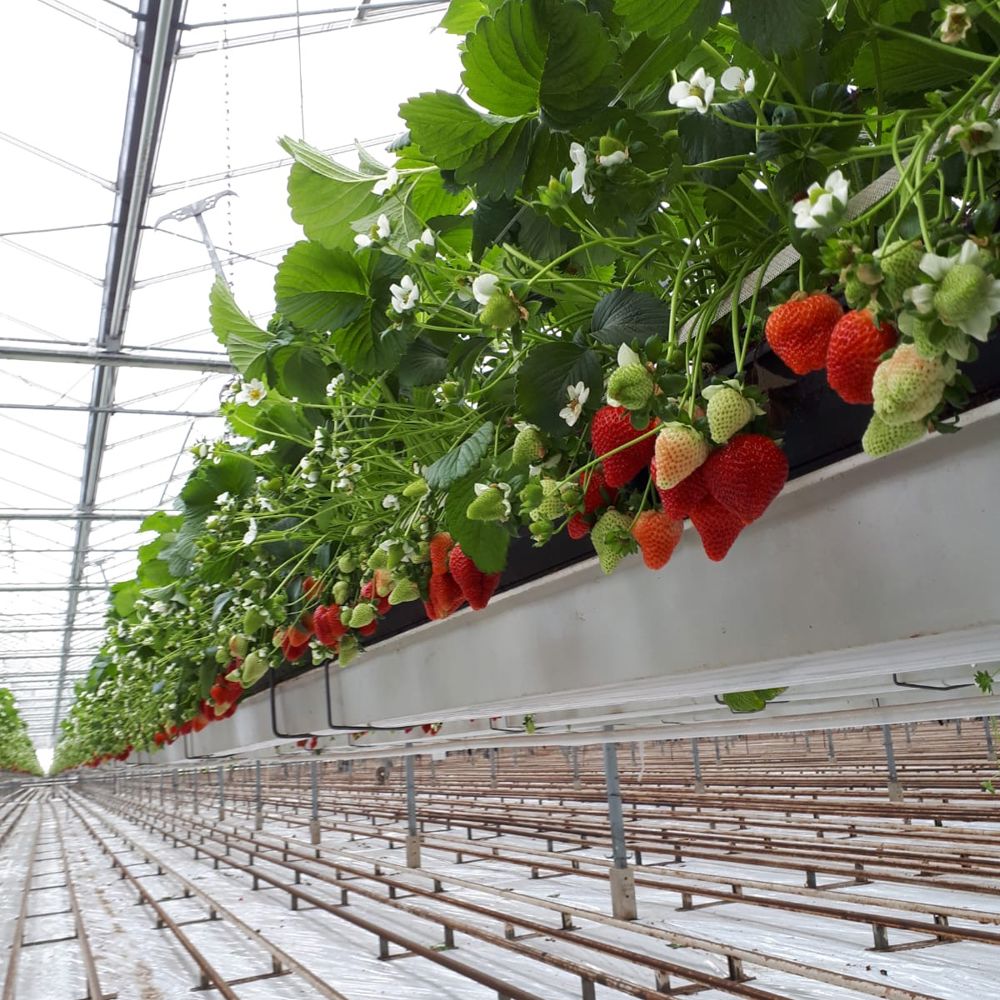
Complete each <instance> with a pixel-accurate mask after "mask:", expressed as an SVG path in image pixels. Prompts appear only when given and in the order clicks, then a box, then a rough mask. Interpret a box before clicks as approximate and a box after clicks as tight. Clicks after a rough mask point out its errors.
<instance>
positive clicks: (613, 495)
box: [580, 468, 618, 514]
mask: <svg viewBox="0 0 1000 1000" xmlns="http://www.w3.org/2000/svg"><path fill="white" fill-rule="evenodd" d="M580 485H581V486H582V487H583V488H584V493H583V511H584V513H585V514H593V513H594V511H595V510H597V509H598V507H604V506H608V505H610V504H613V503H614V502H615V500H617V499H618V490H617V489H613V488H612V487H610V486H608V484H607V482H606V481H605V479H604V472H603V471H602V470H601V469H600V468H596V469H590V470H589V471H588V472H581V473H580Z"/></svg>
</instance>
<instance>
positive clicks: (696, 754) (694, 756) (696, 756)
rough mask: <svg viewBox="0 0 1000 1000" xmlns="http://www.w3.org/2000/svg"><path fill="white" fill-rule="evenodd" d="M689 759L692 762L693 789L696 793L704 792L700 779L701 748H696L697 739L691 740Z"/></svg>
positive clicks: (703, 785)
mask: <svg viewBox="0 0 1000 1000" xmlns="http://www.w3.org/2000/svg"><path fill="white" fill-rule="evenodd" d="M691 760H692V761H693V762H694V790H695V794H696V795H703V794H704V792H705V782H704V781H702V779H701V750H700V749H699V748H698V741H697V740H692V741H691Z"/></svg>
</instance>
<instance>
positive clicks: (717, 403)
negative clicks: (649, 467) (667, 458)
mask: <svg viewBox="0 0 1000 1000" xmlns="http://www.w3.org/2000/svg"><path fill="white" fill-rule="evenodd" d="M705 396H706V397H707V398H708V406H706V408H705V415H706V416H707V417H708V432H709V434H710V435H711V436H712V440H713V441H714V442H715V443H716V444H725V443H726V442H727V441H728V440H729V439H730V438H731V437H732V436H733V435H734V434H735V433H736V432H737V431H739V430H742V428H744V427H745V426H746V425H747V424H748V423H750V421H751V420H753V416H754V405H753V403H751V402H750V400H749V399H747V398H746V396H744V395H743V393H741V392H740V391H739V390H738V389H734V388H733V387H732V386H729V385H721V386H710V387H709V389H706V390H705ZM657 468H659V466H657Z"/></svg>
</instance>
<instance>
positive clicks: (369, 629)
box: [358, 618, 378, 638]
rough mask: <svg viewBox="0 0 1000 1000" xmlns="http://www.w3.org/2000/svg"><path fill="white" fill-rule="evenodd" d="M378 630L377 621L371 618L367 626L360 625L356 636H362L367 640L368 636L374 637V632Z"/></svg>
mask: <svg viewBox="0 0 1000 1000" xmlns="http://www.w3.org/2000/svg"><path fill="white" fill-rule="evenodd" d="M377 629H378V619H377V618H373V619H372V620H371V621H370V622H369V623H368V624H367V625H362V626H361V628H359V629H358V635H363V636H365V638H367V637H368V636H370V635H374V634H375V631H376V630H377Z"/></svg>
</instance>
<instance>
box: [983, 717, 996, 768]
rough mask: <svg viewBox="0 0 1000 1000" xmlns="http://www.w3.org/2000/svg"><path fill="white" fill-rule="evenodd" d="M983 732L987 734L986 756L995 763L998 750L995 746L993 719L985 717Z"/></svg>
mask: <svg viewBox="0 0 1000 1000" xmlns="http://www.w3.org/2000/svg"><path fill="white" fill-rule="evenodd" d="M983 732H984V733H986V756H987V757H989V759H990V760H994V761H995V760H996V759H997V748H996V747H995V746H994V745H993V719H992V718H991V717H990V716H988V715H984V716H983Z"/></svg>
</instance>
